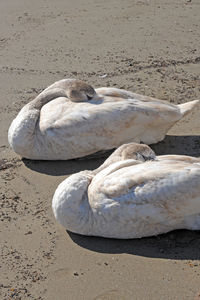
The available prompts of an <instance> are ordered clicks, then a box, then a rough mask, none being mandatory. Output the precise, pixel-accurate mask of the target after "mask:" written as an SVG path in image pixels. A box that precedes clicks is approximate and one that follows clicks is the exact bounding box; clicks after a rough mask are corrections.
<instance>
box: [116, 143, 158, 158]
mask: <svg viewBox="0 0 200 300" xmlns="http://www.w3.org/2000/svg"><path fill="white" fill-rule="evenodd" d="M120 148H121V157H122V159H123V160H125V159H135V160H140V161H142V162H144V161H147V160H155V158H156V154H155V152H154V151H153V150H152V149H151V148H150V147H149V146H147V145H145V144H136V143H130V144H125V145H122V146H121V147H120ZM120 148H118V150H120Z"/></svg>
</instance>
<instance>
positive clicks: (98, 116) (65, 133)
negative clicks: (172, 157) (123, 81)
mask: <svg viewBox="0 0 200 300" xmlns="http://www.w3.org/2000/svg"><path fill="white" fill-rule="evenodd" d="M198 102H199V101H198V100H194V101H191V102H188V103H185V104H180V105H173V104H170V103H168V102H166V101H162V100H158V99H155V98H152V97H147V96H143V95H138V94H135V93H132V92H128V91H126V90H121V89H117V88H97V89H95V90H94V88H93V87H92V86H90V85H88V84H87V83H85V82H83V81H80V80H76V79H63V80H60V81H58V82H55V83H54V84H52V85H51V86H49V87H48V88H46V89H45V90H44V91H43V92H41V93H40V94H39V95H38V96H37V97H36V98H35V99H34V100H32V101H31V102H30V103H28V104H26V105H25V106H24V107H23V108H22V109H21V111H20V112H19V114H18V115H17V117H16V118H15V119H14V120H13V122H12V124H11V126H10V128H9V132H8V140H9V144H10V146H11V147H12V149H13V150H14V151H15V152H16V153H17V154H19V155H21V156H22V157H25V158H29V159H44V160H45V159H46V160H58V159H59V160H66V159H73V158H78V157H84V156H86V155H89V154H92V153H95V152H98V151H101V150H108V149H113V148H117V147H119V146H120V145H122V144H124V143H128V142H143V143H145V144H153V143H156V142H158V141H161V140H162V139H163V138H164V137H165V134H166V133H167V131H168V130H169V129H170V127H171V126H173V124H174V123H175V122H177V121H178V120H180V119H181V118H182V117H183V116H184V115H185V114H187V113H188V112H190V111H191V110H192V109H193V108H194V107H195V106H196V105H197V104H198Z"/></svg>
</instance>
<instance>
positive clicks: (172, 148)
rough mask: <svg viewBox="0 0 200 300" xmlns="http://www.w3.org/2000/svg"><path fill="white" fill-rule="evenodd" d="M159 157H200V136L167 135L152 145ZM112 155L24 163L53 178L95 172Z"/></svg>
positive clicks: (106, 153) (101, 154)
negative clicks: (170, 155) (169, 155)
mask: <svg viewBox="0 0 200 300" xmlns="http://www.w3.org/2000/svg"><path fill="white" fill-rule="evenodd" d="M151 148H152V149H153V150H154V151H155V152H156V154H157V155H164V154H182V155H190V156H200V136H195V135H194V136H175V135H167V136H166V137H165V139H164V140H163V141H162V142H160V143H158V144H154V145H151ZM111 153H112V150H109V151H106V152H99V153H96V154H93V155H90V156H87V157H84V158H81V159H73V160H57V161H45V160H29V159H23V160H22V161H23V162H24V164H25V165H26V167H28V168H29V169H31V170H34V171H36V172H39V173H44V174H48V175H51V176H60V175H70V174H73V173H77V172H79V171H83V170H94V169H96V168H98V167H99V166H100V165H101V164H102V163H103V162H104V160H105V159H106V158H107V157H108V156H109V155H110V154H111Z"/></svg>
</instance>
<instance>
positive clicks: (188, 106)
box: [178, 100, 200, 116]
mask: <svg viewBox="0 0 200 300" xmlns="http://www.w3.org/2000/svg"><path fill="white" fill-rule="evenodd" d="M199 103H200V100H193V101H190V102H186V103H183V104H179V105H178V107H179V109H180V112H181V115H182V116H185V115H187V114H188V113H189V112H191V111H192V110H193V109H194V108H195V107H196V106H197V105H198V104H199Z"/></svg>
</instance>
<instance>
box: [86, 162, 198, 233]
mask: <svg viewBox="0 0 200 300" xmlns="http://www.w3.org/2000/svg"><path fill="white" fill-rule="evenodd" d="M109 168H111V166H110V167H108V169H109ZM112 168H113V166H112ZM102 175H103V176H102V178H101V172H100V173H99V174H98V177H99V180H98V182H97V181H95V177H94V179H93V180H94V184H93V181H92V183H91V186H90V188H89V191H88V192H89V193H88V194H89V201H90V205H91V207H92V209H93V211H94V212H95V214H99V213H100V214H101V215H103V218H104V219H105V220H107V222H108V223H109V222H110V223H111V224H112V223H113V224H115V225H114V228H116V230H118V231H117V232H118V233H119V232H120V235H121V236H126V237H131V236H132V237H133V236H134V237H140V236H146V235H151V234H158V233H161V232H167V231H169V230H172V229H176V228H177V226H179V225H180V224H183V222H184V220H185V218H187V217H188V216H191V215H194V214H198V213H199V214H200V165H199V163H193V164H191V163H188V162H185V161H173V160H167V159H166V160H163V161H159V160H158V161H155V162H145V163H143V164H138V165H134V166H127V167H123V168H119V167H118V169H117V170H116V171H114V172H108V170H107V174H106V173H105V170H103V171H102ZM100 178H101V179H100ZM177 224H179V225H177ZM199 227H200V224H199ZM180 228H182V227H181V225H180ZM183 228H184V227H183ZM134 230H135V232H133V231H134ZM127 232H128V235H127ZM118 233H117V234H118ZM111 235H112V236H113V235H115V233H113V232H112V233H111Z"/></svg>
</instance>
